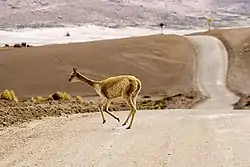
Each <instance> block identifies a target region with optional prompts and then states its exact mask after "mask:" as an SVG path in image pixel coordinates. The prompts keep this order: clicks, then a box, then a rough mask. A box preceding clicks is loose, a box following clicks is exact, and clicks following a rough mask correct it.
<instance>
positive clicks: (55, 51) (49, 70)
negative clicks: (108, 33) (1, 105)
mask: <svg viewBox="0 0 250 167" xmlns="http://www.w3.org/2000/svg"><path fill="white" fill-rule="evenodd" d="M72 67H77V68H78V70H79V71H80V72H82V73H83V74H85V75H86V76H88V77H90V78H92V79H95V80H101V79H104V78H106V77H109V76H114V75H120V74H132V75H135V76H137V77H139V78H140V79H141V81H142V84H143V88H142V91H141V95H147V94H159V93H161V94H162V93H163V94H164V93H169V94H172V93H179V92H183V91H185V90H189V89H191V88H196V84H195V82H194V76H195V53H194V50H193V49H192V47H191V44H190V43H189V41H187V40H186V39H185V38H183V37H180V36H176V35H164V36H146V37H135V38H126V39H117V40H104V41H95V42H88V43H76V44H60V45H47V46H40V47H34V48H15V49H10V50H4V51H1V52H0V71H1V73H0V78H1V84H0V91H3V90H4V89H13V90H15V92H16V94H17V96H18V97H22V98H25V97H31V96H39V95H41V96H48V95H49V94H51V93H53V92H55V91H66V92H68V93H70V94H71V95H82V96H87V95H96V93H95V91H94V90H93V89H92V88H89V87H88V86H85V85H83V84H81V83H74V84H69V83H68V77H69V74H70V73H71V71H72Z"/></svg>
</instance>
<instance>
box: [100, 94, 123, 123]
mask: <svg viewBox="0 0 250 167" xmlns="http://www.w3.org/2000/svg"><path fill="white" fill-rule="evenodd" d="M110 103H111V99H107V100H106V104H105V110H104V111H105V112H106V113H108V114H109V115H110V116H111V117H113V118H115V119H116V120H117V121H118V122H120V119H119V118H118V117H116V116H115V115H113V114H112V113H111V112H109V110H108V108H109V105H110Z"/></svg>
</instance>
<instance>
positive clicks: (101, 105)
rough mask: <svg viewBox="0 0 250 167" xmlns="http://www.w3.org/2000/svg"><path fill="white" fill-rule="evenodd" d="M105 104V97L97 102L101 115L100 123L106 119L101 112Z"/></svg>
mask: <svg viewBox="0 0 250 167" xmlns="http://www.w3.org/2000/svg"><path fill="white" fill-rule="evenodd" d="M104 104H105V99H103V100H102V101H101V103H100V104H99V110H100V111H101V115H102V123H103V124H105V122H106V120H105V118H104V114H103V106H104Z"/></svg>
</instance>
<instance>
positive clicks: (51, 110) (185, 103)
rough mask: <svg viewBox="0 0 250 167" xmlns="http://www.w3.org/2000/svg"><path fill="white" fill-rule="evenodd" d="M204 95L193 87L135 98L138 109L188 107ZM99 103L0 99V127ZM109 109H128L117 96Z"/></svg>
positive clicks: (91, 108)
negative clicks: (192, 88)
mask: <svg viewBox="0 0 250 167" xmlns="http://www.w3.org/2000/svg"><path fill="white" fill-rule="evenodd" d="M204 98H205V97H204V96H202V95H201V94H200V92H197V91H194V90H191V91H190V92H184V93H179V94H175V95H172V96H167V95H165V96H161V97H159V96H158V97H150V96H144V97H140V98H139V99H138V100H137V109H138V110H151V109H156V110H161V109H176V108H179V109H181V108H184V109H189V108H192V107H193V106H194V105H196V104H197V103H199V102H201V101H202V100H204ZM98 102H100V98H98V97H93V98H85V99H82V98H79V97H74V98H72V99H70V100H67V101H65V100H58V101H56V100H48V99H45V98H44V99H43V100H38V99H23V100H19V102H18V103H16V102H14V101H7V100H0V128H3V127H7V126H12V125H17V124H20V123H23V122H29V121H32V120H35V119H41V118H43V117H48V116H53V117H58V116H62V115H69V114H77V113H88V112H98V111H99V110H98V107H97V105H98ZM109 110H110V111H125V110H129V108H128V106H127V105H126V103H125V102H124V101H123V100H121V99H116V100H114V101H113V102H112V103H111V105H110V108H109Z"/></svg>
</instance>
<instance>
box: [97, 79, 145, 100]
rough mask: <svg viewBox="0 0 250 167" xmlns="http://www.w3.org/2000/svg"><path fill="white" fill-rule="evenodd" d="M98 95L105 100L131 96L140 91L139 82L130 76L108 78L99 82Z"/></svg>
mask: <svg viewBox="0 0 250 167" xmlns="http://www.w3.org/2000/svg"><path fill="white" fill-rule="evenodd" d="M99 87H100V93H101V94H102V96H104V97H107V98H117V97H121V96H124V95H126V94H127V95H130V94H131V95H133V94H135V93H136V92H138V91H139V89H141V82H140V80H139V79H138V78H136V77H134V76H131V75H120V76H116V77H110V78H107V79H104V80H102V81H101V82H100V86H99Z"/></svg>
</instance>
